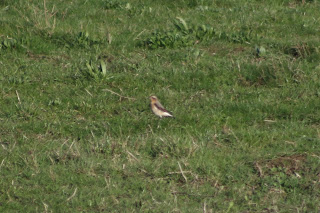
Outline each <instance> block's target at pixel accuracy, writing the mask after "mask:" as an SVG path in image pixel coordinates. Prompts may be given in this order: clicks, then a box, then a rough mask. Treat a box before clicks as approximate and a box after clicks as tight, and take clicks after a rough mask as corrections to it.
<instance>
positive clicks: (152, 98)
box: [149, 95, 158, 102]
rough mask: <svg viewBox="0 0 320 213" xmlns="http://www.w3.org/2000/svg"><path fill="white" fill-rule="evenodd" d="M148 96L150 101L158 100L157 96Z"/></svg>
mask: <svg viewBox="0 0 320 213" xmlns="http://www.w3.org/2000/svg"><path fill="white" fill-rule="evenodd" d="M149 98H150V101H151V102H156V101H158V98H157V97H156V96H154V95H152V96H150V97H149Z"/></svg>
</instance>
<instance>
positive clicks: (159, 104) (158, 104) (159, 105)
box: [155, 101, 164, 109]
mask: <svg viewBox="0 0 320 213" xmlns="http://www.w3.org/2000/svg"><path fill="white" fill-rule="evenodd" d="M155 104H156V105H157V107H159V108H162V109H164V107H163V106H162V104H161V103H160V102H159V101H156V102H155Z"/></svg>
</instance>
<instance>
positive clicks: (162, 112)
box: [150, 96, 173, 118]
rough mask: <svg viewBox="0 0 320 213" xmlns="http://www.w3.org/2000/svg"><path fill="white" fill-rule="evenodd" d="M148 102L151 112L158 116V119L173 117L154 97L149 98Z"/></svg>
mask: <svg viewBox="0 0 320 213" xmlns="http://www.w3.org/2000/svg"><path fill="white" fill-rule="evenodd" d="M150 101H151V104H150V106H151V110H152V112H153V113H154V114H155V115H157V116H159V117H160V118H162V117H173V115H172V113H171V112H169V111H167V110H166V109H165V108H164V107H163V106H162V105H161V103H160V102H159V100H158V98H157V97H156V96H150Z"/></svg>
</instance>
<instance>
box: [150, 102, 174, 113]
mask: <svg viewBox="0 0 320 213" xmlns="http://www.w3.org/2000/svg"><path fill="white" fill-rule="evenodd" d="M154 106H155V107H156V108H158V109H159V110H161V111H162V112H167V113H169V114H172V113H171V112H169V111H168V110H166V109H165V108H164V107H163V106H162V105H161V104H160V103H155V104H154Z"/></svg>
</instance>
